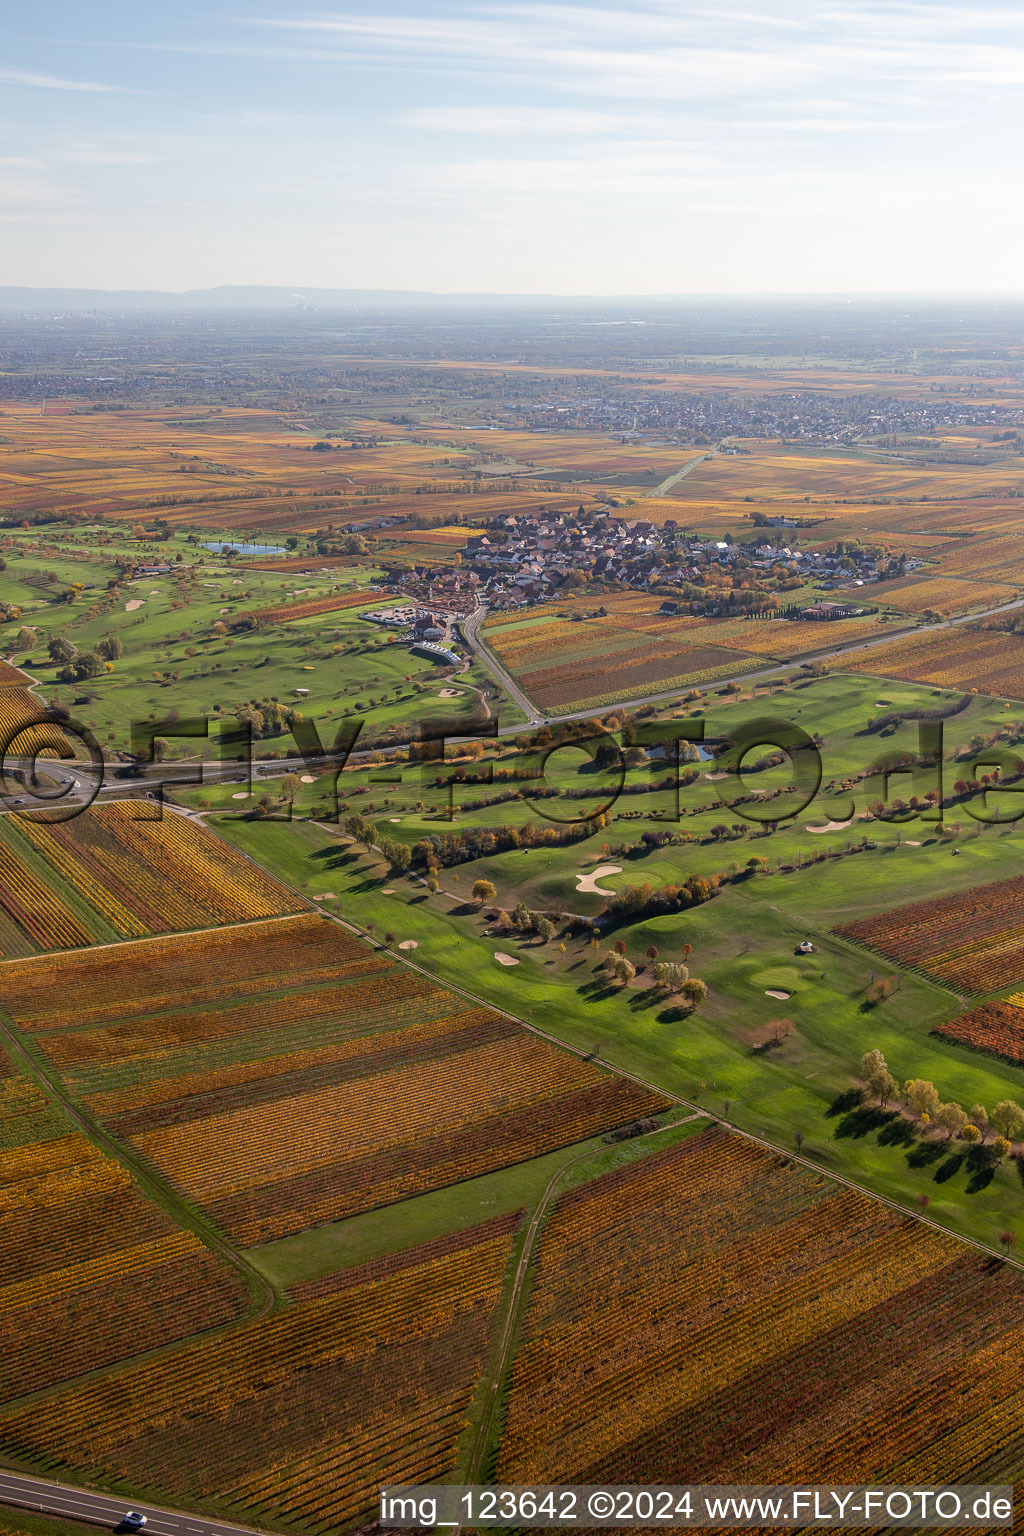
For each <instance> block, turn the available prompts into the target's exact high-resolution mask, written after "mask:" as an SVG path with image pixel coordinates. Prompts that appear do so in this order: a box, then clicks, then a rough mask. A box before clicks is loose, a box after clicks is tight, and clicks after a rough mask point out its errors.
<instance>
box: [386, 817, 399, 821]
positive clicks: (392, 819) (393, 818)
mask: <svg viewBox="0 0 1024 1536" xmlns="http://www.w3.org/2000/svg"><path fill="white" fill-rule="evenodd" d="M401 819H402V818H401V816H389V817H388V821H401Z"/></svg>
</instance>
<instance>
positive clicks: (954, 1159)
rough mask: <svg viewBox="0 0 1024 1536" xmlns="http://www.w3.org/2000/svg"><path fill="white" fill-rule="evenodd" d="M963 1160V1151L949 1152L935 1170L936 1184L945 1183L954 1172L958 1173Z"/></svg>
mask: <svg viewBox="0 0 1024 1536" xmlns="http://www.w3.org/2000/svg"><path fill="white" fill-rule="evenodd" d="M943 1150H945V1149H943ZM964 1161H965V1154H964V1153H963V1152H951V1153H950V1154H949V1156H948V1157H947V1158H946V1159H945V1161H944V1162H941V1163H940V1164H939V1166H938V1167H937V1168H936V1170H935V1174H934V1178H935V1182H936V1184H945V1183H947V1182H948V1181H949V1180H950V1179H951V1178H952V1177H953V1175H954V1174H955V1173H959V1172H960V1169H961V1168H962V1167H963V1165H964Z"/></svg>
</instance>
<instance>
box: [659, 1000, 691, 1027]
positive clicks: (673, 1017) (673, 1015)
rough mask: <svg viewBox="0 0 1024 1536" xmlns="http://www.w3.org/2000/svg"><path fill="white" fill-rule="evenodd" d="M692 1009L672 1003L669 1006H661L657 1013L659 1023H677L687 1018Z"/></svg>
mask: <svg viewBox="0 0 1024 1536" xmlns="http://www.w3.org/2000/svg"><path fill="white" fill-rule="evenodd" d="M692 1011H693V1010H692V1009H690V1008H684V1007H680V1006H678V1005H675V1004H674V1005H673V1006H672V1007H671V1008H663V1009H662V1010H661V1012H660V1013H659V1014H658V1015H657V1020H658V1023H659V1024H678V1023H680V1022H681V1021H682V1020H683V1019H688V1018H689V1017H690V1014H691V1012H692Z"/></svg>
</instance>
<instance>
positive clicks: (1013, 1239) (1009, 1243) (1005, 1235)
mask: <svg viewBox="0 0 1024 1536" xmlns="http://www.w3.org/2000/svg"><path fill="white" fill-rule="evenodd" d="M999 1241H1000V1242H1001V1243H1002V1245H1003V1250H1004V1252H1005V1253H1006V1254H1007V1255H1009V1252H1010V1249H1011V1248H1016V1246H1017V1234H1016V1233H1015V1232H1011V1231H1010V1230H1009V1228H1007V1230H1006V1231H1005V1232H1000V1234H999Z"/></svg>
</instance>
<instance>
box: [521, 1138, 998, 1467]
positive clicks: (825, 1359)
mask: <svg viewBox="0 0 1024 1536" xmlns="http://www.w3.org/2000/svg"><path fill="white" fill-rule="evenodd" d="M1022 1285H1024V1281H1022V1277H1021V1275H1020V1274H1019V1273H1015V1272H1013V1271H1010V1270H1007V1269H1006V1268H1005V1267H1004V1266H1002V1265H1001V1264H1000V1263H999V1262H998V1260H990V1259H985V1258H983V1257H981V1256H980V1255H979V1254H977V1253H972V1252H971V1251H970V1250H965V1249H963V1248H961V1247H960V1246H959V1245H958V1244H956V1243H955V1242H952V1241H950V1239H948V1238H946V1237H944V1236H940V1235H939V1234H938V1233H936V1232H934V1231H930V1230H929V1229H928V1228H927V1227H924V1226H922V1225H921V1224H919V1223H917V1222H914V1221H912V1220H909V1219H907V1218H903V1217H901V1216H899V1215H898V1214H897V1213H894V1212H891V1211H888V1210H885V1209H884V1208H882V1207H880V1206H878V1205H876V1204H874V1203H873V1202H871V1201H869V1200H866V1199H864V1198H863V1197H862V1196H860V1195H856V1194H852V1193H850V1192H847V1191H841V1190H838V1189H837V1188H836V1187H835V1186H834V1185H830V1184H829V1183H828V1182H827V1181H826V1180H824V1179H821V1178H817V1177H815V1176H814V1175H810V1174H808V1173H807V1172H806V1171H805V1170H803V1169H798V1168H795V1167H794V1166H793V1165H792V1164H791V1163H788V1162H787V1161H786V1159H785V1158H782V1157H778V1156H772V1155H771V1154H770V1153H767V1152H765V1151H762V1150H761V1149H759V1148H755V1147H752V1146H751V1145H749V1144H746V1143H743V1142H740V1141H738V1140H735V1139H732V1138H730V1137H728V1136H726V1135H723V1134H722V1133H721V1132H718V1131H710V1132H708V1133H706V1134H705V1135H704V1136H701V1137H698V1138H694V1139H691V1140H688V1141H686V1142H683V1143H682V1144H681V1145H680V1146H679V1147H677V1148H675V1149H673V1150H672V1151H671V1152H668V1153H665V1154H663V1155H655V1156H653V1157H650V1158H648V1159H647V1160H646V1161H644V1162H643V1163H639V1164H636V1165H634V1166H632V1167H630V1168H628V1169H626V1170H623V1171H621V1172H619V1173H614V1174H609V1175H606V1176H605V1177H604V1178H602V1179H598V1180H596V1181H593V1182H591V1183H589V1184H587V1185H585V1186H583V1187H582V1188H580V1189H578V1190H574V1191H572V1192H570V1193H568V1194H565V1195H563V1196H562V1197H561V1198H560V1200H559V1201H558V1204H557V1205H556V1207H555V1210H554V1212H553V1214H552V1216H551V1218H550V1220H549V1222H548V1224H547V1227H546V1230H545V1232H544V1235H543V1237H542V1240H541V1245H540V1254H539V1260H538V1265H537V1273H536V1278H535V1281H534V1284H533V1289H532V1293H531V1298H530V1306H529V1311H528V1314H527V1318H526V1322H525V1327H524V1340H523V1345H522V1348H521V1350H520V1353H519V1356H518V1359H517V1361H516V1364H515V1369H514V1372H513V1376H512V1385H511V1397H510V1404H509V1410H508V1418H507V1426H506V1432H505V1437H504V1440H503V1443H502V1447H501V1451H500V1455H499V1462H498V1476H499V1478H501V1479H502V1480H504V1481H507V1482H509V1483H525V1484H529V1483H531V1482H535V1481H536V1480H537V1479H538V1478H540V1479H543V1477H544V1474H545V1469H546V1468H548V1467H550V1466H558V1467H559V1468H560V1469H562V1473H561V1475H563V1476H565V1477H566V1478H567V1479H570V1480H573V1481H579V1482H584V1483H589V1482H596V1483H598V1484H601V1483H604V1482H606V1481H613V1482H618V1481H621V1482H624V1483H640V1484H643V1483H652V1482H669V1483H673V1482H682V1481H697V1482H704V1483H720V1484H736V1483H750V1484H771V1483H774V1482H776V1480H777V1481H778V1482H781V1483H793V1484H813V1483H816V1482H820V1481H822V1480H825V1479H834V1480H835V1481H836V1482H840V1483H848V1484H855V1485H856V1484H868V1485H875V1484H886V1483H892V1484H901V1485H907V1486H925V1485H928V1484H933V1485H934V1484H935V1483H937V1482H943V1481H947V1480H949V1481H962V1482H966V1481H971V1480H973V1478H974V1476H975V1475H976V1474H977V1475H980V1472H979V1469H980V1468H982V1467H984V1469H985V1475H986V1476H987V1477H988V1478H989V1479H991V1481H993V1482H996V1481H1005V1480H1007V1479H1009V1478H1011V1477H1012V1474H1013V1470H1014V1468H1015V1467H1016V1466H1017V1465H1018V1463H1019V1457H1020V1451H1021V1444H1022V1441H1024V1432H1022V1431H1021V1428H1020V1424H1019V1421H1018V1415H1017V1412H1016V1407H1017V1402H1018V1397H1019V1392H1020V1385H1019V1380H1018V1371H1017V1366H1016V1362H1017V1360H1018V1358H1019V1354H1020V1349H1021V1344H1022V1338H1024V1336H1022V1328H1021V1322H1020V1309H1021V1296H1022ZM652 1362H657V1369H652Z"/></svg>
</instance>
